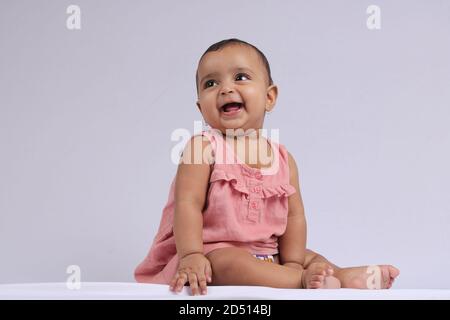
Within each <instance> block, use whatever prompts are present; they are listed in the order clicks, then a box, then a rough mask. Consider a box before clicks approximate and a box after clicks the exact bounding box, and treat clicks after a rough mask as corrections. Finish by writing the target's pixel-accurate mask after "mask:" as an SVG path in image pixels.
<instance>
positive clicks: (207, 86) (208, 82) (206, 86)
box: [205, 80, 217, 88]
mask: <svg viewBox="0 0 450 320" xmlns="http://www.w3.org/2000/svg"><path fill="white" fill-rule="evenodd" d="M214 83H217V82H216V81H214V80H208V81H206V82H205V88H209V87H212V86H213V85H214Z"/></svg>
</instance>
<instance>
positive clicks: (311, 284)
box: [302, 262, 341, 289]
mask: <svg viewBox="0 0 450 320" xmlns="http://www.w3.org/2000/svg"><path fill="white" fill-rule="evenodd" d="M333 273H334V270H333V268H332V267H331V266H330V265H329V264H327V263H323V262H315V263H311V264H310V265H309V267H308V269H306V270H304V272H303V276H302V284H303V288H305V289H338V288H340V287H341V283H340V281H339V279H337V278H336V277H333V276H332V275H333Z"/></svg>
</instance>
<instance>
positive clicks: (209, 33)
mask: <svg viewBox="0 0 450 320" xmlns="http://www.w3.org/2000/svg"><path fill="white" fill-rule="evenodd" d="M70 4H77V5H79V6H80V8H81V30H72V31H71V30H68V29H67V28H66V19H67V17H68V15H67V14H66V8H67V7H68V6H69V5H70ZM371 4H376V5H378V6H380V8H381V29H380V30H369V29H368V28H367V27H366V19H367V17H368V15H367V13H366V8H367V7H368V6H369V5H371ZM449 16H450V2H448V1H444V0H442V1H438V0H435V1H425V0H423V1H356V0H355V1H331V0H330V1H256V0H252V1H234V0H230V1H226V2H223V1H220V2H219V1H218V2H211V1H133V2H129V1H124V0H122V1H75V2H74V1H70V2H69V1H31V0H30V1H1V2H0V48H1V49H0V147H1V148H0V283H14V282H47V281H65V279H66V278H67V277H68V275H67V274H66V268H67V266H69V265H71V264H76V265H79V266H80V267H81V270H82V279H81V280H82V281H134V279H133V270H134V268H135V267H136V265H137V264H138V263H139V262H140V261H141V260H142V259H143V258H144V256H145V255H146V253H147V251H148V249H149V247H150V244H151V242H152V240H153V236H154V235H155V232H156V230H157V228H158V223H159V219H160V215H161V212H162V208H163V206H164V205H165V203H166V201H167V197H168V191H169V186H170V183H171V181H172V179H173V177H174V175H175V171H176V165H175V164H173V163H172V162H171V160H170V154H171V149H172V147H174V146H175V145H176V142H172V141H171V140H170V135H171V133H172V132H173V130H175V129H177V128H186V129H188V130H190V131H191V132H192V131H193V122H194V121H196V120H197V121H198V120H201V115H200V113H199V112H198V109H197V107H196V106H195V102H196V92H195V82H194V79H195V77H194V75H195V70H196V65H197V62H198V59H199V58H200V56H201V54H202V53H203V52H204V51H205V50H206V48H207V47H208V46H209V45H211V44H212V43H214V42H217V41H219V40H222V39H226V38H230V37H237V38H240V39H243V40H245V41H248V42H251V43H253V44H254V45H256V46H257V47H258V48H259V49H260V50H262V51H263V52H264V53H265V54H266V56H267V58H268V59H269V62H270V64H271V68H272V72H273V79H274V81H275V82H276V83H277V84H278V86H279V100H278V103H277V106H276V109H275V111H274V112H273V113H272V114H270V115H269V116H267V118H266V122H265V127H266V128H267V129H270V128H277V129H280V142H281V143H282V144H284V145H285V146H286V147H287V148H288V150H289V151H290V152H291V153H292V154H293V156H294V157H295V159H296V161H297V164H298V167H299V171H300V179H301V180H300V184H301V190H302V195H303V200H304V204H305V209H306V214H307V219H308V247H309V248H311V249H313V250H316V251H318V252H320V253H322V254H323V255H325V256H326V257H328V258H329V259H331V260H332V261H333V262H335V263H336V264H338V265H340V266H352V265H366V264H382V263H390V264H394V265H396V266H397V267H398V268H399V269H400V270H401V275H400V277H399V278H398V280H397V282H396V283H395V286H394V287H395V288H450V277H449V276H448V275H447V272H446V270H449V269H450V257H449V252H450V241H449V232H448V230H449V229H450V197H449V194H450V182H449V181H450V170H449V163H450V151H449V150H450V131H449V129H448V123H449V119H450V90H449V88H450V62H449V57H450V42H449V39H450V19H449Z"/></svg>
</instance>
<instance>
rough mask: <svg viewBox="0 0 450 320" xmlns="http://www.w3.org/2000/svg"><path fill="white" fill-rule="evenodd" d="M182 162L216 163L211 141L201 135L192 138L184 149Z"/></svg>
mask: <svg viewBox="0 0 450 320" xmlns="http://www.w3.org/2000/svg"><path fill="white" fill-rule="evenodd" d="M181 161H182V162H183V163H189V164H212V163H214V152H213V148H212V145H211V142H210V140H209V139H208V138H207V137H205V136H204V135H201V134H197V135H194V136H192V137H191V138H190V139H189V140H188V142H187V143H186V145H185V147H184V150H183V152H182V154H181Z"/></svg>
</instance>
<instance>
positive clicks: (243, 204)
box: [134, 130, 296, 284]
mask: <svg viewBox="0 0 450 320" xmlns="http://www.w3.org/2000/svg"><path fill="white" fill-rule="evenodd" d="M201 135H203V136H206V137H207V138H208V139H209V141H210V143H211V147H212V151H213V155H214V158H215V159H216V162H215V163H214V167H213V170H212V172H211V175H210V180H209V188H208V194H207V197H206V204H205V208H204V210H203V212H202V213H203V250H204V254H207V253H209V252H211V251H212V250H215V249H219V248H225V247H238V248H242V249H245V250H247V251H248V252H250V253H251V254H254V255H256V254H258V255H259V254H261V255H274V254H277V253H278V237H279V236H281V235H282V234H283V233H284V231H285V230H286V224H287V216H288V196H290V195H291V194H293V193H295V192H296V190H295V188H294V187H293V186H292V185H290V183H289V164H288V153H287V150H286V148H285V147H284V146H283V145H282V144H278V143H275V142H273V141H271V140H270V139H268V138H267V141H268V142H269V144H270V146H271V149H272V154H273V155H274V159H275V161H274V162H275V164H272V165H271V167H270V168H261V169H258V168H252V167H250V166H248V165H247V164H245V163H243V162H241V161H240V160H239V159H238V158H237V157H236V155H235V154H234V150H233V147H232V146H230V144H229V143H228V142H227V141H226V139H225V138H224V137H223V135H222V134H221V133H220V132H219V133H218V132H217V131H216V130H207V131H202V133H201ZM217 159H223V160H226V161H217ZM174 191H175V178H174V179H173V181H172V184H171V186H170V192H169V198H168V201H167V204H166V205H165V207H164V209H163V214H162V218H161V222H160V226H159V229H158V232H157V234H156V236H155V237H154V240H153V244H152V246H151V248H150V251H149V252H148V254H147V256H146V258H145V259H144V261H142V262H141V263H140V264H139V265H138V266H137V268H136V270H135V274H134V275H135V279H136V281H137V282H146V283H159V284H169V283H170V281H171V279H172V277H173V276H174V275H175V273H176V270H177V266H178V255H177V251H176V246H175V238H174V235H173V217H174V208H175V197H174V193H175V192H174Z"/></svg>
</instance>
